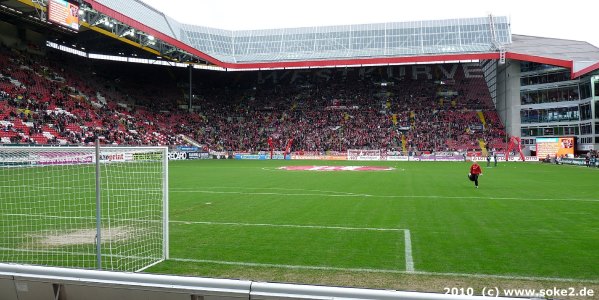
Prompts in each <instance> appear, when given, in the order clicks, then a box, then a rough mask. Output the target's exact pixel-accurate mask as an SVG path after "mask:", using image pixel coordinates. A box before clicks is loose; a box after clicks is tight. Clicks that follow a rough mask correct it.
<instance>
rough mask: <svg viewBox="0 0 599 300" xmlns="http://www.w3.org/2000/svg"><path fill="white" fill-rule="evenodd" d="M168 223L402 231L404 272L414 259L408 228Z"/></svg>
mask: <svg viewBox="0 0 599 300" xmlns="http://www.w3.org/2000/svg"><path fill="white" fill-rule="evenodd" d="M170 223H182V224H201V225H228V226H263V227H287V228H308V229H333V230H366V231H403V233H404V241H405V244H404V256H405V260H406V272H414V259H413V258H412V239H411V236H410V230H409V229H403V228H373V227H343V226H320V225H293V224H264V223H233V222H201V221H170ZM360 270H362V269H360Z"/></svg>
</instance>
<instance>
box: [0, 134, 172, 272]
mask: <svg viewBox="0 0 599 300" xmlns="http://www.w3.org/2000/svg"><path fill="white" fill-rule="evenodd" d="M167 167H168V150H167V148H166V147H102V148H95V147H17V146H4V147H3V146H0V232H2V234H1V235H0V262H13V263H25V264H36V265H47V266H61V267H77V268H94V269H104V270H119V271H141V270H143V269H145V268H147V267H149V266H152V265H154V264H156V263H158V262H160V261H163V260H164V259H166V258H168V170H167ZM97 203H99V204H100V205H97Z"/></svg>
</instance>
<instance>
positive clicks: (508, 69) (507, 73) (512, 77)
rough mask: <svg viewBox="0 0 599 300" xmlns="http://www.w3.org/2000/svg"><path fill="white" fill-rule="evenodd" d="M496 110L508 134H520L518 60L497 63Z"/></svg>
mask: <svg viewBox="0 0 599 300" xmlns="http://www.w3.org/2000/svg"><path fill="white" fill-rule="evenodd" d="M497 112H498V113H499V117H500V118H501V121H502V122H503V124H504V125H505V128H506V131H507V133H508V134H509V135H510V136H518V137H519V136H520V126H521V124H520V62H518V61H512V60H508V61H507V62H506V63H505V64H504V65H497Z"/></svg>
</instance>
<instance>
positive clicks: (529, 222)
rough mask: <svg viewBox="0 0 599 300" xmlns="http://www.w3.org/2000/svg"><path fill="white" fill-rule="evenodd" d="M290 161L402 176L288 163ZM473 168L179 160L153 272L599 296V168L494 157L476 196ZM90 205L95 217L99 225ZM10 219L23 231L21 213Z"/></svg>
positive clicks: (173, 167) (172, 170)
mask: <svg viewBox="0 0 599 300" xmlns="http://www.w3.org/2000/svg"><path fill="white" fill-rule="evenodd" d="M290 165H354V166H355V165H359V166H391V167H393V168H394V170H391V171H359V172H358V171H285V170H280V169H278V168H279V167H280V166H290ZM469 166H470V163H465V162H447V163H444V162H357V161H354V162H350V161H233V160H228V161H223V160H218V161H217V160H197V161H170V162H169V201H170V203H169V210H170V214H169V215H170V235H169V237H170V259H169V260H167V261H165V262H162V263H160V264H158V265H155V266H153V267H151V268H149V269H147V270H146V272H151V273H162V274H179V275H197V276H205V277H220V278H241V279H250V280H268V281H282V282H297V283H311V284H329V285H345V286H347V285H351V286H363V287H374V288H395V289H412V290H426V291H442V287H444V286H447V285H448V284H454V285H457V284H462V285H465V286H470V285H476V284H481V282H484V280H485V278H491V279H486V280H494V281H496V280H500V279H502V278H503V279H506V280H508V279H509V280H511V279H514V280H528V281H532V282H539V281H547V280H549V281H551V282H569V283H583V284H586V285H587V286H588V285H590V286H593V287H595V288H596V289H597V290H599V268H598V267H597V266H598V265H599V218H598V216H599V190H598V186H599V185H597V182H598V179H599V169H589V168H584V167H573V166H557V165H548V164H541V163H501V164H500V165H499V166H498V167H495V168H487V167H486V166H485V164H484V163H483V164H482V168H483V171H484V175H483V176H481V177H480V188H478V189H475V188H474V184H473V183H472V182H471V181H469V180H468V179H467V173H468V170H469ZM32 170H33V171H35V169H32ZM36 172H37V171H36ZM36 172H33V173H32V174H31V176H32V177H35V174H37V173H36ZM7 174H8V173H7ZM84 177H85V176H84ZM86 178H87V177H86ZM91 178H92V177H90V178H88V180H87V181H89V182H87V181H86V182H85V183H84V184H86V185H90V186H91V185H93V182H92V181H91ZM8 179H10V177H6V178H5V179H4V180H8ZM49 190H50V191H53V190H52V189H49ZM10 193H11V190H10V189H4V190H3V191H0V196H2V198H5V199H6V198H8V197H9V194H10ZM53 193H54V194H56V192H54V191H53ZM11 197H12V196H11ZM46 197H52V194H51V193H48V195H46ZM12 198H14V197H12ZM13 200H14V199H13ZM41 202H42V204H39V205H41V206H40V207H42V208H43V207H44V204H43V202H44V201H41ZM119 203H121V204H120V205H126V201H122V202H119ZM87 206H89V207H88V208H89V213H84V215H82V220H85V222H88V223H90V225H89V226H93V222H94V221H93V220H94V219H93V214H94V211H93V204H88V205H87ZM87 206H86V207H87ZM6 207H12V206H6ZM117 208H118V207H117ZM118 209H119V210H120V209H121V208H118ZM122 209H123V210H125V209H126V208H124V207H123V208H122ZM44 211H49V212H48V213H49V214H51V215H57V216H59V215H60V213H61V212H60V211H56V209H52V208H50V207H48V208H47V209H44ZM127 211H130V210H127ZM130 212H131V213H134V212H133V211H130ZM20 213H28V212H27V211H22V212H20ZM3 222H4V223H5V224H18V222H19V215H18V214H13V215H11V216H3ZM0 223H1V222H0ZM89 226H88V227H89ZM36 228H37V227H36ZM36 230H37V229H36ZM3 236H4V238H7V237H8V236H9V235H8V233H4V234H3ZM1 239H2V238H0V241H1ZM82 247H88V248H91V247H93V246H92V245H87V246H82ZM88 250H89V251H91V252H93V249H91V250H90V249H88ZM88 250H85V252H88ZM45 255H46V256H48V254H45ZM50 255H52V254H50ZM27 257H28V258H29V259H31V261H32V262H34V263H39V261H40V260H39V259H37V258H36V257H35V254H28V256H27ZM40 259H41V258H40ZM93 259H94V258H93V257H88V258H86V260H87V261H89V263H90V264H92V265H93V261H94V260H93ZM76 260H77V259H76V258H75V260H74V261H76ZM464 276H465V277H464ZM468 276H472V277H468ZM486 276H490V277H486ZM453 278H470V279H467V280H465V281H459V280H458V281H455V280H454V279H453ZM552 280H554V281H552ZM562 280H563V281H562ZM519 282H520V281H519ZM517 284H520V283H517ZM512 285H513V284H512ZM568 286H569V285H568ZM516 287H522V285H516Z"/></svg>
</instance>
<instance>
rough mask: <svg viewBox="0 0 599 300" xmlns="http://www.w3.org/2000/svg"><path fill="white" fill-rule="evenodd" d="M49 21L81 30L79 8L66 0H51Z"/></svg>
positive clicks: (49, 2)
mask: <svg viewBox="0 0 599 300" xmlns="http://www.w3.org/2000/svg"><path fill="white" fill-rule="evenodd" d="M48 20H50V21H51V22H54V23H57V24H60V25H62V26H66V27H68V28H71V29H74V30H79V6H77V5H75V4H73V3H69V2H67V1H65V0H49V1H48Z"/></svg>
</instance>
